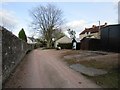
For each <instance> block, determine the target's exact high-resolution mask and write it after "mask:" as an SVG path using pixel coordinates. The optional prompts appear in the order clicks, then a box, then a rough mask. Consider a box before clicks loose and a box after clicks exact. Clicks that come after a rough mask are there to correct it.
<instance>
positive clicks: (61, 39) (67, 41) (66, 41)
mask: <svg viewBox="0 0 120 90" xmlns="http://www.w3.org/2000/svg"><path fill="white" fill-rule="evenodd" d="M56 42H58V43H71V42H72V39H71V38H69V37H67V36H64V37H62V38H60V39H58V40H56Z"/></svg>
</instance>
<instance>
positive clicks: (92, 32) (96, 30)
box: [79, 23, 107, 40]
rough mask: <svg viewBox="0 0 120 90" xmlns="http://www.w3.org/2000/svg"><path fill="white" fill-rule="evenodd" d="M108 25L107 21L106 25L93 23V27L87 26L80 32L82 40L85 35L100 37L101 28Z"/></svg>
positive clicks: (87, 36)
mask: <svg viewBox="0 0 120 90" xmlns="http://www.w3.org/2000/svg"><path fill="white" fill-rule="evenodd" d="M106 26H107V23H105V24H104V25H100V26H95V25H93V26H92V27H91V28H85V30H84V31H82V32H81V33H80V34H79V35H80V40H82V39H83V38H84V37H86V38H96V39H100V30H101V28H103V27H106Z"/></svg>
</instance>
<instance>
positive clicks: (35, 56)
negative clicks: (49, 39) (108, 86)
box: [4, 49, 100, 88]
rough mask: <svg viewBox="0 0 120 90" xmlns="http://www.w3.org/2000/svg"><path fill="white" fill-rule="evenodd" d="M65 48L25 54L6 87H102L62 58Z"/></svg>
mask: <svg viewBox="0 0 120 90" xmlns="http://www.w3.org/2000/svg"><path fill="white" fill-rule="evenodd" d="M62 52H64V50H63V51H62V50H41V49H36V50H33V51H32V52H30V53H29V54H27V55H26V56H25V58H24V59H23V60H22V62H21V63H20V65H19V66H18V67H17V69H16V70H15V72H14V73H13V74H12V75H11V76H10V78H9V80H8V81H7V82H6V83H5V86H4V88H100V86H98V85H96V84H95V83H93V82H92V81H90V80H88V79H87V78H85V77H84V76H83V75H81V74H80V73H78V72H76V71H74V70H72V69H70V68H69V67H68V66H67V65H66V64H65V63H64V62H63V61H62V60H61V59H60V57H59V56H60V55H61V53H62Z"/></svg>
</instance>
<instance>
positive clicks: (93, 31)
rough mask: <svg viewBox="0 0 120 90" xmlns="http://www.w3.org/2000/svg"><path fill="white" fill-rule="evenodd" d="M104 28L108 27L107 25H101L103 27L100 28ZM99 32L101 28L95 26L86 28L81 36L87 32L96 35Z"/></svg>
mask: <svg viewBox="0 0 120 90" xmlns="http://www.w3.org/2000/svg"><path fill="white" fill-rule="evenodd" d="M103 27H106V25H101V26H100V28H103ZM98 31H99V26H95V25H93V27H92V28H85V30H84V31H82V32H81V33H80V35H81V34H85V33H86V32H87V33H88V32H90V33H96V32H98Z"/></svg>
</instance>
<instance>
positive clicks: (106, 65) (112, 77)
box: [64, 51, 120, 88]
mask: <svg viewBox="0 0 120 90" xmlns="http://www.w3.org/2000/svg"><path fill="white" fill-rule="evenodd" d="M76 54H81V53H80V51H68V52H65V53H64V55H76ZM82 54H85V52H83V53H82ZM113 59H114V61H113ZM64 61H65V62H67V63H68V65H72V64H78V63H80V64H82V65H84V66H86V67H93V68H97V69H103V70H105V71H108V73H107V74H105V75H100V76H87V75H84V74H83V75H84V76H86V77H87V78H88V79H90V80H92V81H94V82H95V83H96V84H98V85H100V86H101V87H103V88H118V81H119V76H120V73H119V72H118V68H119V67H118V61H117V59H116V58H114V57H111V58H108V57H104V56H103V58H102V59H101V58H91V59H88V58H87V57H84V58H81V60H77V59H76V58H71V59H64Z"/></svg>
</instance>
